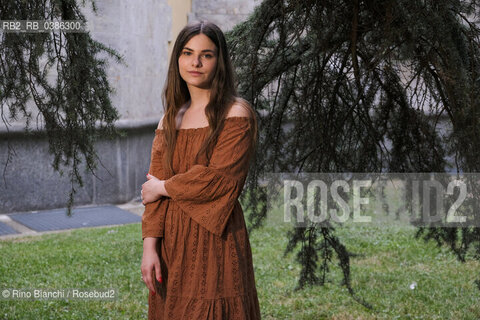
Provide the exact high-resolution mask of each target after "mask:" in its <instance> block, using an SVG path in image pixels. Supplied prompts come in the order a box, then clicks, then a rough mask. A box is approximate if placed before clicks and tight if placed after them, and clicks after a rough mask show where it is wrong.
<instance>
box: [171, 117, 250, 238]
mask: <svg viewBox="0 0 480 320" xmlns="http://www.w3.org/2000/svg"><path fill="white" fill-rule="evenodd" d="M232 118H234V119H232ZM232 118H227V119H226V120H225V124H224V127H223V129H222V131H221V132H220V134H219V137H218V140H217V143H216V145H215V148H214V150H213V152H212V156H211V158H210V161H209V164H208V165H207V166H205V165H201V164H195V165H193V166H192V167H191V168H190V169H189V170H188V171H186V172H184V173H180V174H176V175H174V176H172V177H170V178H169V179H167V180H165V185H164V186H165V189H166V190H167V192H168V194H169V196H170V198H171V199H172V200H173V202H174V203H175V204H176V205H178V207H180V209H181V210H182V211H184V212H185V213H186V214H187V215H189V216H190V217H191V218H192V219H193V220H194V221H196V222H197V223H198V224H199V225H201V226H203V227H204V228H206V229H207V230H208V231H210V232H212V233H214V234H216V235H219V236H221V235H222V233H223V231H224V229H225V227H226V225H227V222H228V218H229V217H230V215H231V213H232V211H233V209H234V207H235V205H236V203H237V202H238V197H239V196H240V193H241V191H242V189H243V185H244V183H245V179H246V176H247V173H248V168H249V162H250V159H249V150H250V148H251V144H252V138H251V130H252V124H251V119H250V118H248V117H232ZM238 205H240V204H239V203H238Z"/></svg>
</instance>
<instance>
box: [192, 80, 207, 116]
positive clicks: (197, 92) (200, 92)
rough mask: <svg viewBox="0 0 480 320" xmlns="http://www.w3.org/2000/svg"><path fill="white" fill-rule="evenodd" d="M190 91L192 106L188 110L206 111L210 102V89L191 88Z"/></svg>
mask: <svg viewBox="0 0 480 320" xmlns="http://www.w3.org/2000/svg"><path fill="white" fill-rule="evenodd" d="M188 90H189V92H190V104H189V106H188V108H189V109H192V110H200V109H204V108H205V107H206V106H207V104H208V102H209V101H210V89H202V88H198V87H193V86H189V87H188Z"/></svg>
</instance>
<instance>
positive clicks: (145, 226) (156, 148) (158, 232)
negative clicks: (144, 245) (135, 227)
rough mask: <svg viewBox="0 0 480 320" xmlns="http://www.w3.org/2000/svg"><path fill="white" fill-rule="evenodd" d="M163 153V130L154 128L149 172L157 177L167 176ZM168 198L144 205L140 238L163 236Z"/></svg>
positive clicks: (162, 178) (164, 177)
mask: <svg viewBox="0 0 480 320" xmlns="http://www.w3.org/2000/svg"><path fill="white" fill-rule="evenodd" d="M163 153H164V139H163V130H160V129H156V130H155V138H154V139H153V143H152V151H151V156H150V168H149V171H148V172H149V173H150V174H151V175H153V176H154V177H157V178H158V179H161V180H164V179H166V178H168V177H167V176H166V173H165V170H164V169H163V162H162V157H163ZM169 200H170V199H169V198H168V197H165V196H162V197H160V198H159V199H158V200H156V201H154V202H150V203H147V204H146V205H145V211H144V212H143V215H142V240H143V239H145V238H146V237H163V235H164V226H165V215H166V212H167V209H168V206H169Z"/></svg>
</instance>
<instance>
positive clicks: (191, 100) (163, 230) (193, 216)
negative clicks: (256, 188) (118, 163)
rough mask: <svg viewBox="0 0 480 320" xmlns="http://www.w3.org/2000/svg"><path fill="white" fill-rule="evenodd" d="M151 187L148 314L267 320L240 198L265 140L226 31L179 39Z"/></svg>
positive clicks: (201, 30)
mask: <svg viewBox="0 0 480 320" xmlns="http://www.w3.org/2000/svg"><path fill="white" fill-rule="evenodd" d="M163 99H164V106H165V112H164V116H163V117H162V119H161V120H160V122H159V125H158V128H157V130H155V138H154V141H153V145H152V155H151V164H150V171H149V174H148V175H147V182H145V183H144V184H143V186H142V200H143V204H144V205H145V212H144V214H143V217H142V238H143V258H142V266H141V270H142V278H143V280H144V282H145V284H146V286H147V287H148V288H149V290H150V295H149V297H148V303H149V308H148V318H149V319H189V320H193V319H242V320H244V319H260V308H259V304H258V297H257V291H256V288H255V277H254V271H253V263H252V252H251V248H250V243H249V240H248V234H247V230H246V227H245V220H244V216H243V211H242V207H241V206H240V203H239V202H238V197H239V196H240V193H241V191H242V188H243V185H244V182H245V179H246V176H247V173H248V168H249V163H250V160H251V157H252V155H253V153H254V150H255V146H256V139H257V121H256V117H255V112H254V111H253V109H252V108H251V106H250V105H249V104H248V103H247V102H246V101H245V100H243V99H240V98H238V97H236V90H235V85H234V80H233V71H232V66H231V62H230V58H229V55H228V51H227V46H226V42H225V38H224V35H223V33H222V31H221V30H220V29H219V28H218V27H217V26H216V25H214V24H213V23H209V22H200V23H196V24H192V25H188V26H186V27H185V28H184V29H183V30H182V31H181V32H180V34H179V35H178V37H177V40H176V42H175V46H174V48H173V52H172V58H171V60H170V65H169V70H168V78H167V82H166V86H165V90H164V94H163Z"/></svg>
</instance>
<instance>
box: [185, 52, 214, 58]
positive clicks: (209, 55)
mask: <svg viewBox="0 0 480 320" xmlns="http://www.w3.org/2000/svg"><path fill="white" fill-rule="evenodd" d="M183 54H184V55H186V56H189V55H191V54H192V53H191V52H190V51H184V52H183ZM202 56H203V57H205V58H208V59H210V58H213V56H212V55H211V54H209V53H206V54H203V55H202Z"/></svg>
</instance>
